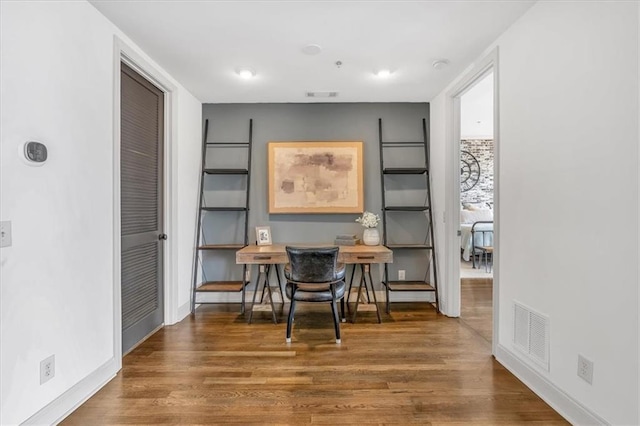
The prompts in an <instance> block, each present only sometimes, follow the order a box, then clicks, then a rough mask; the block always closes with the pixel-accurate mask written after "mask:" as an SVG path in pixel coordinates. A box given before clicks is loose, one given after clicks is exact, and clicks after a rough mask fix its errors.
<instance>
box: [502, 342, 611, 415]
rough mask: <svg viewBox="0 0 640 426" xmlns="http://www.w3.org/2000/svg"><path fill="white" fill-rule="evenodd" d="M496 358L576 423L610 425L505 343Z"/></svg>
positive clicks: (561, 413)
mask: <svg viewBox="0 0 640 426" xmlns="http://www.w3.org/2000/svg"><path fill="white" fill-rule="evenodd" d="M495 356H496V359H497V360H498V362H500V364H502V365H503V366H504V367H505V368H506V369H507V370H509V371H510V372H511V373H512V374H513V375H514V376H516V377H517V378H518V379H520V380H521V381H522V382H523V383H524V384H525V385H527V387H528V388H529V389H531V390H532V391H533V392H534V393H535V394H536V395H538V396H539V397H540V398H542V399H543V400H544V401H545V402H546V403H547V404H549V405H550V406H551V407H552V408H553V409H554V410H556V411H557V412H558V413H560V415H561V416H562V417H564V418H565V419H567V420H568V421H569V422H570V423H571V424H574V425H608V424H609V423H608V422H607V421H606V420H604V419H603V418H602V417H600V416H598V415H597V414H596V413H594V412H592V411H591V410H589V409H588V408H587V407H585V406H583V405H582V404H580V403H579V402H578V401H576V400H575V399H573V398H572V397H571V396H569V395H567V394H566V393H565V392H564V391H563V390H562V389H560V388H558V387H557V386H556V385H554V384H553V383H551V382H550V381H549V380H547V378H546V377H544V376H542V375H540V373H538V372H537V371H536V370H534V369H533V368H532V367H530V366H529V365H528V364H526V363H525V362H524V361H522V360H521V359H520V358H518V356H517V355H516V354H515V353H514V352H512V351H510V350H509V349H508V348H506V347H505V346H503V345H498V347H497V351H496V354H495Z"/></svg>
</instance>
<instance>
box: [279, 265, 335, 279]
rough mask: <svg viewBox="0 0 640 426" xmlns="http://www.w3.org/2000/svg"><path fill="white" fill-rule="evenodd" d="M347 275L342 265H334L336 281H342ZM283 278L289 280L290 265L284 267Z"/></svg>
mask: <svg viewBox="0 0 640 426" xmlns="http://www.w3.org/2000/svg"><path fill="white" fill-rule="evenodd" d="M346 273H347V267H346V265H345V264H344V263H338V264H337V265H336V280H344V276H345V275H346ZM284 277H285V278H286V279H288V280H290V279H291V264H290V263H287V264H286V265H284Z"/></svg>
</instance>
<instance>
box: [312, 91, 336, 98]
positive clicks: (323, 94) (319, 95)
mask: <svg viewBox="0 0 640 426" xmlns="http://www.w3.org/2000/svg"><path fill="white" fill-rule="evenodd" d="M305 96H306V97H307V98H337V97H338V92H305Z"/></svg>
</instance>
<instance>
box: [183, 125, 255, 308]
mask: <svg viewBox="0 0 640 426" xmlns="http://www.w3.org/2000/svg"><path fill="white" fill-rule="evenodd" d="M208 132H209V120H208V119H207V120H205V125H204V131H203V137H202V161H201V168H200V170H201V173H200V182H199V190H200V192H199V195H198V215H197V216H198V217H197V225H196V246H195V252H194V256H193V270H192V274H193V283H192V291H191V313H192V314H193V313H195V306H196V304H203V303H212V302H202V301H200V302H198V301H197V300H196V299H197V294H198V289H199V288H200V287H199V286H198V282H199V280H198V278H199V275H198V265H199V264H200V265H202V268H203V269H202V270H203V274H204V265H203V263H202V258H201V256H202V253H203V251H204V250H232V249H239V248H242V247H244V246H246V245H247V244H248V243H249V202H250V196H251V160H252V157H253V156H252V146H253V143H252V142H253V119H249V138H248V142H207V139H208ZM242 146H246V148H247V168H246V169H228V168H215V169H208V168H207V167H206V159H207V148H209V147H216V148H238V147H242ZM206 175H246V176H247V183H246V194H245V205H244V207H224V206H222V207H209V206H204V205H203V201H204V180H205V176H206ZM205 211H218V212H220V211H242V212H244V235H243V241H242V244H217V245H206V244H203V241H204V235H203V227H202V222H203V217H202V216H203V215H202V213H203V212H205ZM247 269H248V267H247V265H243V266H242V277H241V279H240V281H241V286H240V287H241V292H242V303H241V313H244V311H245V293H246V292H245V288H246V286H247V284H249V281H247ZM220 283H224V282H220ZM211 291H218V290H211ZM219 291H220V292H225V291H234V290H225V289H222V290H219Z"/></svg>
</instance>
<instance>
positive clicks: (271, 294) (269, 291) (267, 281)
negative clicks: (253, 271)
mask: <svg viewBox="0 0 640 426" xmlns="http://www.w3.org/2000/svg"><path fill="white" fill-rule="evenodd" d="M271 266H272V265H267V268H266V274H265V277H266V279H265V281H264V285H265V287H266V288H267V293H269V303H270V304H271V316H272V317H273V323H274V324H277V323H278V318H276V308H275V306H274V305H273V293H272V292H271V284H270V283H269V272H271ZM276 267H277V266H276ZM277 273H278V272H277V271H276V274H277ZM263 293H264V289H263Z"/></svg>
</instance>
